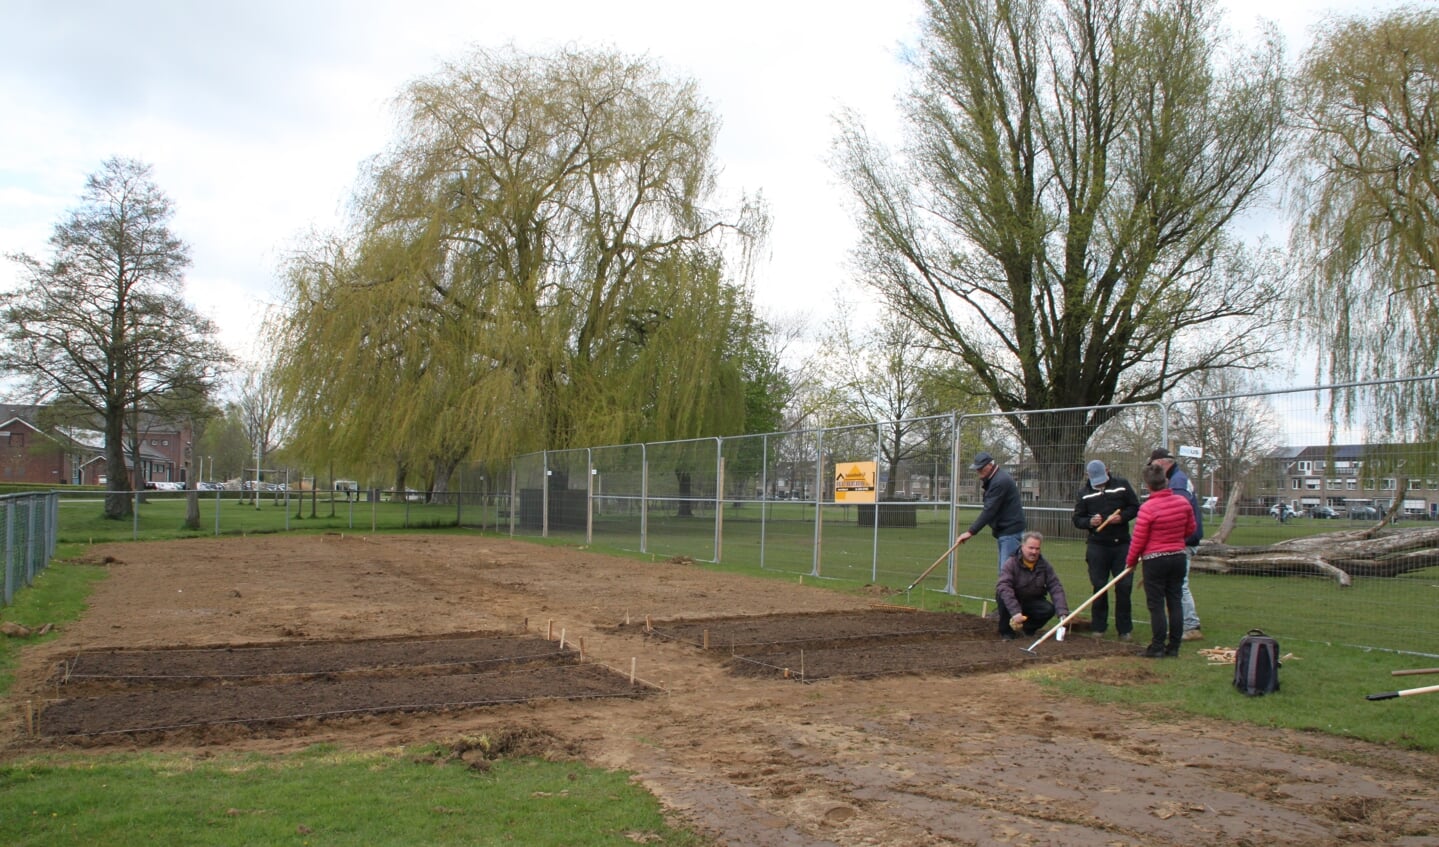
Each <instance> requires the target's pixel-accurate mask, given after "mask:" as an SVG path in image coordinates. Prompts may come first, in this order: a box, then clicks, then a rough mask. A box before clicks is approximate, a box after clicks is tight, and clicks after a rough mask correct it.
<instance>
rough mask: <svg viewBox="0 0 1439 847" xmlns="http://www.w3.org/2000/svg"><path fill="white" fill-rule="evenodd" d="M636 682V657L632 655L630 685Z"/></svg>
mask: <svg viewBox="0 0 1439 847" xmlns="http://www.w3.org/2000/svg"><path fill="white" fill-rule="evenodd" d="M634 684H635V657H634V656H631V657H630V685H631V686H633V685H634Z"/></svg>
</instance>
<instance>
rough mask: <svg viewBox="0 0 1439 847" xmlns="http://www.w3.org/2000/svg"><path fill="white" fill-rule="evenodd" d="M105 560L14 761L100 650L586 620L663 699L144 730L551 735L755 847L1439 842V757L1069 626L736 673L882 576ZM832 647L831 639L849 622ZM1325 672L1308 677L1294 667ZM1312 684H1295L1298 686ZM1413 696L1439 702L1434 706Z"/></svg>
mask: <svg viewBox="0 0 1439 847" xmlns="http://www.w3.org/2000/svg"><path fill="white" fill-rule="evenodd" d="M94 552H95V562H96V564H97V565H99V566H102V567H106V568H108V569H110V571H111V575H110V578H109V579H108V580H105V581H104V582H103V583H101V584H100V585H99V586H98V588H97V590H96V592H95V595H94V597H93V598H92V602H91V607H90V608H89V609H88V610H87V612H86V614H85V616H84V618H83V619H81V620H80V621H77V622H75V623H73V624H68V625H66V626H65V627H63V628H62V629H61V632H60V634H59V636H58V638H56V639H55V640H53V641H50V642H46V643H44V644H39V645H35V646H34V647H31V648H28V649H27V650H25V651H24V652H23V653H22V654H21V661H20V665H19V666H18V667H17V668H16V684H15V685H14V686H13V687H12V689H11V693H10V696H9V698H8V703H7V704H6V705H7V706H8V707H9V708H8V711H7V712H5V713H4V715H3V716H4V717H5V718H6V720H5V721H4V724H3V730H4V735H3V738H4V740H5V755H6V756H16V755H23V754H28V753H30V752H34V751H35V750H37V749H54V748H55V747H57V746H61V747H73V746H76V742H74V741H72V740H65V739H59V740H57V739H55V738H45V737H37V736H36V735H35V734H34V733H33V732H32V731H31V729H30V727H29V726H28V725H27V715H32V714H37V715H39V717H40V720H41V721H42V723H43V721H44V720H45V714H46V712H47V711H48V710H49V709H50V708H51V707H52V706H53V704H54V702H55V701H60V700H64V699H69V698H67V696H66V695H65V694H64V693H63V691H61V690H60V689H62V688H63V687H64V686H60V685H57V683H56V681H55V680H56V673H57V670H58V669H59V668H60V667H61V666H62V664H63V663H64V662H67V661H69V660H71V659H73V658H74V657H76V656H80V655H89V654H91V653H93V652H95V651H136V650H162V651H164V650H168V649H170V648H176V647H183V648H186V649H193V648H206V647H214V648H218V649H222V650H223V649H229V648H244V647H248V646H254V645H270V644H274V645H281V644H290V645H296V646H298V645H302V644H304V645H309V646H318V645H334V644H344V643H347V642H371V641H374V642H377V644H378V643H379V642H384V641H386V640H397V639H398V640H412V641H413V640H424V639H431V638H433V639H435V640H437V641H442V640H444V639H446V638H452V637H461V638H463V637H465V636H466V634H476V633H513V634H519V633H526V632H528V633H530V634H532V635H533V634H537V633H538V634H545V635H548V633H550V632H551V631H553V632H555V633H558V632H560V631H561V630H565V631H567V636H568V639H569V641H571V642H573V643H576V644H577V643H578V640H579V639H581V638H583V639H584V641H585V652H586V661H585V662H584V663H582V664H580V665H578V666H579V667H583V666H585V665H590V664H593V665H595V666H596V667H597V668H604V669H607V670H608V671H609V672H610V674H611V675H612V676H618V677H622V678H625V681H626V682H627V681H628V679H627V677H628V673H629V671H630V669H631V668H632V667H633V668H636V673H637V678H638V679H639V680H641V681H643V682H644V683H646V684H649V685H652V686H655V687H656V688H658V689H660V690H659V691H658V692H657V693H655V694H653V695H651V696H644V697H638V698H631V697H622V698H618V699H608V698H607V699H602V700H601V699H574V700H569V699H543V698H542V699H534V700H529V701H527V702H524V703H515V704H508V705H496V706H486V707H478V708H475V707H464V708H453V709H443V710H439V711H406V710H403V709H398V710H391V711H385V712H381V713H371V714H356V715H350V716H340V715H336V716H332V717H327V718H323V719H310V718H307V719H303V720H298V721H293V722H285V723H282V724H272V725H262V726H258V727H251V726H246V725H242V724H225V725H214V726H212V727H211V728H209V729H207V730H203V731H200V730H197V731H194V732H188V733H187V732H157V733H154V734H152V735H148V736H140V737H132V738H129V739H127V740H126V744H127V745H133V744H137V743H143V744H147V745H150V746H152V747H153V748H156V749H173V750H181V751H196V752H197V753H199V752H203V751H206V750H213V749H215V748H216V747H220V746H223V747H225V748H226V749H234V750H252V751H262V752H284V751H291V750H299V749H304V748H306V747H308V746H310V745H313V744H316V743H331V744H336V745H341V746H349V747H360V748H375V749H390V748H394V747H396V746H404V745H419V744H426V743H433V742H441V743H450V744H457V745H463V744H464V743H466V739H473V738H475V737H479V736H485V737H487V738H513V739H522V740H527V741H526V745H528V746H527V747H526V749H532V748H533V747H534V746H535V744H534V742H535V741H536V740H537V739H538V740H546V739H547V740H550V741H553V742H554V743H553V744H549V743H546V744H545V745H541V746H542V747H543V749H546V750H549V751H551V752H552V753H553V754H555V755H577V756H580V757H582V758H584V759H585V760H586V761H588V762H590V763H592V764H595V765H599V766H602V767H611V768H623V769H626V770H629V771H630V772H632V773H633V774H634V775H635V779H637V780H638V781H640V782H641V783H642V784H643V785H644V786H645V787H646V788H648V789H649V790H651V791H653V792H654V793H655V794H656V795H657V796H659V797H660V798H661V800H662V801H663V802H664V803H666V804H667V806H668V807H669V808H670V809H671V810H672V811H673V813H674V814H675V815H676V816H677V817H678V818H679V819H681V820H684V821H686V822H688V823H690V824H692V825H694V826H696V827H698V828H699V829H701V830H703V831H706V832H708V833H710V834H712V835H713V836H714V837H715V839H716V841H717V842H718V843H720V844H725V845H747V846H749V847H792V845H806V847H808V845H843V847H850V846H851V845H854V847H858V846H859V845H892V844H905V845H973V844H996V843H1004V844H1014V845H1039V844H1053V845H1081V847H1083V846H1084V845H1094V847H1113V846H1114V845H1164V847H1168V846H1169V845H1195V847H1200V845H1203V846H1204V847H1209V846H1210V845H1219V847H1241V845H1260V844H1263V845H1331V844H1402V845H1409V846H1411V847H1422V845H1439V761H1436V757H1435V756H1433V755H1430V754H1426V753H1416V752H1413V751H1405V750H1396V749H1390V748H1384V747H1379V746H1376V745H1371V744H1366V743H1362V742H1356V741H1352V740H1348V739H1343V738H1336V737H1333V736H1327V735H1319V734H1314V733H1302V732H1288V731H1281V730H1273V729H1267V728H1261V727H1255V726H1249V725H1239V724H1229V723H1224V722H1218V721H1208V720H1199V719H1179V720H1176V719H1173V718H1172V717H1168V716H1165V715H1162V714H1148V713H1141V712H1138V711H1135V710H1133V709H1127V708H1122V707H1117V706H1107V705H1098V704H1094V703H1089V702H1072V701H1068V700H1066V699H1064V698H1062V697H1058V696H1054V695H1052V694H1049V693H1047V691H1046V690H1045V689H1042V688H1041V687H1039V686H1037V685H1036V684H1035V683H1034V682H1033V681H1032V680H1031V679H1030V673H1029V669H1030V668H1031V667H1032V668H1034V669H1036V670H1045V671H1051V670H1058V669H1063V668H1067V667H1072V668H1079V669H1081V670H1080V672H1082V673H1084V674H1085V675H1086V676H1087V677H1089V678H1091V679H1095V680H1099V681H1103V682H1105V683H1108V684H1110V685H1113V686H1116V687H1123V686H1126V685H1131V684H1135V683H1137V682H1142V681H1143V680H1145V679H1147V678H1149V675H1151V674H1153V673H1155V672H1156V670H1155V666H1154V664H1153V662H1146V661H1144V660H1141V659H1138V658H1131V657H1130V656H1126V655H1110V656H1092V655H1089V653H1088V651H1090V650H1096V649H1099V648H1100V647H1101V646H1109V648H1110V649H1112V650H1115V651H1121V652H1123V648H1120V647H1119V646H1117V645H1114V643H1113V642H1091V641H1089V640H1086V639H1082V638H1070V639H1068V640H1066V641H1065V642H1063V643H1061V644H1056V643H1053V642H1046V643H1045V644H1044V645H1042V646H1041V647H1040V649H1039V650H1038V651H1037V653H1038V654H1039V655H1038V656H1036V657H1034V658H1033V660H1031V659H1029V658H1026V654H1024V653H1023V651H1022V650H1020V648H1021V647H1023V646H1025V645H1024V644H1023V641H1022V640H1021V641H1016V642H1001V641H999V640H998V638H997V636H995V635H994V634H993V633H992V630H991V631H990V633H989V634H986V633H985V631H984V630H985V628H986V626H987V625H986V624H978V627H979V628H978V629H976V630H975V632H974V638H973V640H965V639H963V638H960V635H962V633H954V634H953V636H952V637H954V638H956V639H957V641H956V643H957V644H962V645H963V646H962V650H961V648H960V647H956V648H955V649H954V650H951V651H948V652H954V653H960V652H972V653H973V655H975V656H978V655H980V653H981V651H984V650H992V651H994V652H995V655H997V656H1001V657H1008V656H1014V655H1015V654H1019V656H1018V657H1019V664H1017V665H1012V666H1011V668H1012V669H1010V670H1006V671H1003V672H992V671H987V670H984V669H983V668H976V669H975V670H974V672H956V671H955V670H954V669H953V668H947V669H938V670H917V671H912V672H905V673H889V674H884V675H880V676H875V677H867V678H858V677H854V676H849V675H845V674H838V675H835V676H833V677H832V678H829V679H824V680H817V681H811V682H810V683H809V684H803V685H801V684H796V683H794V682H786V681H783V680H776V679H775V678H774V677H772V676H763V677H751V676H747V675H743V674H739V673H736V672H735V671H734V669H732V668H731V667H730V666H729V664H728V663H729V662H730V660H731V658H732V657H731V656H730V646H729V643H728V641H727V640H726V639H725V636H723V635H719V634H717V632H718V630H719V625H718V624H717V623H716V622H717V621H719V620H721V619H730V620H735V619H744V618H753V619H761V618H765V617H768V616H805V615H807V614H808V613H853V612H867V611H868V610H870V609H871V608H872V603H873V601H874V600H876V599H878V598H880V597H882V596H884V595H885V594H887V593H889V592H891V591H892V590H893V587H884V586H877V587H876V588H875V593H874V595H872V596H857V595H842V594H837V593H835V592H832V591H825V590H822V589H819V588H815V587H813V586H812V585H799V584H797V583H796V582H787V581H782V580H771V579H759V578H752V577H745V576H739V575H734V574H725V573H718V572H716V571H714V570H713V569H707V568H705V567H704V566H701V565H693V564H688V565H686V564H671V563H667V562H662V561H656V562H642V561H633V560H629V559H618V558H612V557H607V556H602V555H598V554H595V553H592V552H589V551H586V550H576V549H566V548H555V547H547V546H539V545H532V544H525V543H521V542H514V541H509V540H504V539H489V538H472V537H464V536H452V535H445V536H432V537H424V536H393V537H390V536H376V537H365V536H349V535H347V536H345V537H343V538H337V537H324V536H315V537H310V538H294V537H279V536H260V537H250V538H246V539H200V540H195V541H187V542H171V543H164V544H121V545H108V546H106V547H104V548H101V549H97V550H96V551H94ZM938 552H939V551H936V553H938ZM1074 592H1075V588H1074V587H1071V593H1074ZM1199 599H1200V602H1201V603H1202V602H1203V598H1199ZM971 611H973V612H978V611H979V610H978V609H977V608H976V609H973V610H971ZM646 617H648V618H650V620H651V621H655V622H659V621H671V622H679V621H685V622H688V623H689V624H699V625H700V626H701V629H700V635H701V636H702V634H703V629H704V628H705V625H704V622H708V628H709V629H710V638H711V644H710V649H709V650H707V651H706V650H703V649H697V648H696V647H695V646H693V643H692V642H688V641H681V640H671V639H665V638H657V637H654V636H653V635H646V634H645V632H644V631H643V626H642V625H637V624H640V622H642V621H644V620H645V618H646ZM827 617H829V616H827ZM842 617H843V615H842V614H840V615H834V616H832V619H834V620H839V619H841V618H842ZM947 617H949V618H951V619H953V620H954V621H956V622H962V621H969V622H974V621H977V616H970V615H960V616H956V615H949V616H947ZM776 620H778V618H776ZM627 621H628V625H627V624H626V622H627ZM26 623H35V624H38V623H42V622H40V621H34V622H29V621H27V622H26ZM756 623H757V622H756ZM954 625H955V626H959V625H960V624H959V623H956V624H954ZM988 625H989V626H992V624H988ZM551 628H553V630H552V629H551ZM829 635H830V636H832V637H831V639H830V640H831V641H832V642H833V641H837V640H839V639H843V638H849V637H851V636H850V635H845V634H841V633H838V632H831V633H829ZM805 637H806V638H809V639H812V640H808V641H805V642H804V643H805V644H806V646H805V648H804V649H805V661H806V670H809V662H810V661H812V660H811V649H813V650H816V651H818V650H824V649H830V648H829V647H818V646H816V647H813V648H811V647H810V646H808V645H810V644H813V643H817V641H818V640H819V639H814V637H813V634H811V635H808V636H805ZM949 637H951V635H937V636H935V637H933V638H930V639H928V641H925V640H923V639H916V640H913V641H910V642H899V641H895V640H894V639H893V637H892V636H890V635H886V636H885V638H884V639H883V641H882V643H879V644H873V643H871V644H870V645H869V647H874V648H876V649H882V650H884V651H886V652H888V653H890V654H891V655H890V657H889V658H888V659H887V660H886V661H888V662H891V663H893V662H894V661H895V659H894V658H893V655H892V653H893V649H892V648H894V647H895V646H896V645H897V644H906V643H907V644H909V645H924V644H931V645H939V644H943V643H945V641H944V639H945V638H949ZM863 638H864V636H861V639H863ZM541 640H542V641H546V640H551V639H548V638H541ZM735 640H736V641H738V640H740V638H739V636H738V635H736V636H735ZM1126 646H1127V645H1126ZM1209 646H1212V645H1208V644H1201V643H1196V644H1195V645H1194V649H1190V648H1189V647H1188V646H1186V649H1185V653H1184V655H1183V656H1182V657H1181V658H1180V659H1179V660H1178V661H1180V662H1186V661H1191V662H1204V661H1205V659H1204V657H1203V656H1202V655H1199V654H1198V652H1197V649H1198V648H1201V647H1209ZM307 649H308V647H307ZM387 649H388V648H387ZM767 649H769V648H767ZM775 649H778V648H775ZM867 649H868V648H867ZM906 650H912V651H915V652H916V653H918V654H927V655H942V654H944V653H945V652H946V651H943V650H924V649H923V648H921V647H916V646H909V647H906ZM796 652H797V651H796ZM273 655H274V656H276V657H278V656H279V655H280V654H278V653H277V654H273ZM767 655H771V656H772V655H773V653H770V654H767ZM1070 659H1073V660H1074V661H1072V662H1071V661H1068V660H1070ZM277 664H279V663H277ZM522 667H523V666H513V667H511V668H508V671H509V672H510V673H513V672H515V671H518V670H520V669H521V668H522ZM536 667H537V668H538V667H543V665H542V664H539V665H536ZM1322 670H1323V669H1322V668H1316V667H1312V666H1309V665H1304V666H1300V667H1296V668H1295V669H1293V673H1294V674H1320V673H1322ZM488 672H489V671H478V673H488ZM443 675H444V674H436V673H429V672H428V671H427V672H426V673H424V674H414V675H408V672H406V674H397V673H396V672H395V667H394V666H393V665H385V664H384V661H381V662H380V667H378V668H377V669H375V672H374V673H370V674H366V673H357V674H350V675H349V676H346V674H345V673H344V672H337V673H334V674H331V675H323V676H320V677H311V678H308V679H307V680H306V681H304V682H300V683H298V684H296V685H292V686H290V687H291V688H294V689H307V688H317V687H320V684H321V683H322V682H346V681H351V680H352V679H360V680H369V679H373V680H375V681H377V682H378V681H384V680H395V679H399V678H401V677H403V681H404V682H405V684H406V685H407V686H412V685H415V684H418V683H419V682H420V681H422V680H423V679H425V678H426V677H427V676H443ZM1226 677H1227V674H1226V672H1225V671H1224V670H1220V669H1216V670H1215V677H1214V682H1213V696H1214V697H1216V698H1222V697H1231V696H1232V697H1239V696H1241V695H1238V694H1237V693H1235V692H1234V691H1233V690H1232V688H1231V686H1230V685H1229V680H1228V679H1227V678H1226ZM1292 678H1295V679H1298V678H1299V677H1292ZM811 679H813V678H812V677H811ZM275 681H276V680H274V679H265V678H263V677H259V678H257V679H256V682H258V683H260V684H262V685H269V684H272V683H274V682H275ZM106 684H107V685H108V684H109V683H106ZM157 685H158V683H157ZM164 685H169V686H172V687H171V688H170V689H169V690H168V692H167V693H168V695H170V696H173V695H175V694H178V693H184V692H189V691H193V690H194V686H174V685H172V683H171V682H166V683H164ZM1296 687H1297V686H1296ZM1287 688H1288V687H1287V686H1286V691H1283V692H1280V693H1279V694H1276V695H1271V696H1274V697H1286V696H1293V695H1291V694H1290V693H1289V691H1288V690H1287ZM1362 694H1363V692H1359V693H1358V695H1357V696H1362ZM1394 704H1397V705H1400V706H1402V707H1404V708H1428V707H1430V706H1432V703H1430V704H1425V703H1424V698H1406V699H1405V700H1403V701H1395V703H1394ZM1394 704H1390V705H1394ZM1384 705H1385V704H1377V705H1376V707H1383V706H1384ZM53 716H54V714H53V713H52V717H53Z"/></svg>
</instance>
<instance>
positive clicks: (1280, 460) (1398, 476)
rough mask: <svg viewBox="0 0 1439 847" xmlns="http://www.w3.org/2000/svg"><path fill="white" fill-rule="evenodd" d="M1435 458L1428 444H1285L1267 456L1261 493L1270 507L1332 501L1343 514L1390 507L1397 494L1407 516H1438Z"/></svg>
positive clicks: (1301, 507)
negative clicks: (1402, 502) (1401, 500)
mask: <svg viewBox="0 0 1439 847" xmlns="http://www.w3.org/2000/svg"><path fill="white" fill-rule="evenodd" d="M1435 460H1436V456H1435V455H1434V449H1433V448H1432V447H1431V446H1429V445H1410V444H1332V445H1329V444H1326V445H1309V446H1286V447H1280V448H1277V449H1275V450H1274V451H1272V452H1271V453H1270V454H1269V455H1268V456H1267V457H1266V458H1265V471H1264V473H1263V474H1262V476H1261V478H1260V482H1259V485H1258V486H1257V487H1256V495H1257V498H1258V501H1259V505H1260V506H1261V508H1262V509H1265V510H1267V509H1269V508H1271V507H1273V506H1275V505H1278V504H1286V505H1288V506H1290V507H1291V508H1292V509H1294V511H1295V512H1297V513H1298V514H1301V515H1305V514H1312V513H1313V512H1314V510H1315V509H1316V508H1318V507H1322V506H1327V507H1329V508H1330V509H1333V510H1335V512H1337V513H1338V514H1339V515H1341V516H1343V515H1346V514H1354V515H1359V514H1363V515H1364V516H1365V517H1369V516H1371V514H1370V513H1371V512H1376V511H1377V512H1378V513H1383V512H1386V511H1388V509H1389V506H1390V505H1391V504H1392V503H1393V502H1394V500H1395V498H1402V499H1403V501H1404V504H1403V513H1402V514H1403V515H1404V516H1406V517H1411V518H1418V517H1424V518H1435V517H1439V467H1436V463H1435ZM1401 486H1402V488H1403V490H1402V491H1401V490H1400V488H1401Z"/></svg>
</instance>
